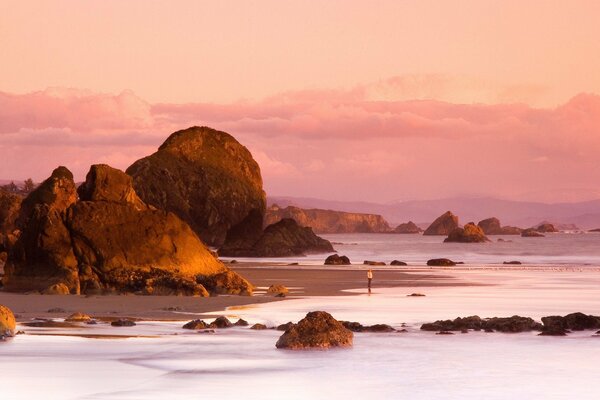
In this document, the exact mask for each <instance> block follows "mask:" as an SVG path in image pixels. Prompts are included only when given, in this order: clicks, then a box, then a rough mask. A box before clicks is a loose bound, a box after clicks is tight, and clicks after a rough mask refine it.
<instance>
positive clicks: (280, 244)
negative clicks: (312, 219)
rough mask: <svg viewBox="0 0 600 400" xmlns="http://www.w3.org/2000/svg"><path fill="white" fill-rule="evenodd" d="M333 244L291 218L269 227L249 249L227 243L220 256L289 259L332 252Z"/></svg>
mask: <svg viewBox="0 0 600 400" xmlns="http://www.w3.org/2000/svg"><path fill="white" fill-rule="evenodd" d="M332 251H334V250H333V246H332V245H331V243H330V242H329V241H327V240H325V239H323V238H321V237H319V236H317V235H315V234H314V232H313V231H312V229H311V228H308V227H302V226H300V225H298V223H297V222H296V221H294V220H293V219H290V218H286V219H282V220H281V221H279V222H277V223H275V224H273V225H269V226H267V228H266V229H265V230H264V232H263V233H262V234H261V235H260V236H258V238H255V241H254V243H252V244H251V245H250V246H249V247H238V246H237V245H235V244H233V243H229V242H228V243H225V245H223V247H221V248H220V249H219V255H221V256H227V257H289V256H300V255H304V254H309V253H329V252H332Z"/></svg>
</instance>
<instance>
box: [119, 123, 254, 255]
mask: <svg viewBox="0 0 600 400" xmlns="http://www.w3.org/2000/svg"><path fill="white" fill-rule="evenodd" d="M127 173H128V174H129V175H131V176H132V177H133V184H134V187H135V190H136V192H137V193H138V195H139V196H140V197H141V198H142V199H143V200H144V201H145V202H146V203H148V204H151V205H153V206H154V207H157V208H159V209H162V210H166V211H170V212H173V213H175V214H176V215H177V216H179V217H180V218H181V219H183V220H184V221H185V222H187V223H188V224H189V225H190V226H191V227H192V229H193V230H194V231H195V232H196V233H197V234H198V235H199V236H200V238H202V240H204V241H205V242H206V243H208V244H210V245H215V246H220V245H222V244H223V243H224V241H225V238H226V236H227V232H228V231H229V230H230V229H232V228H233V227H236V226H237V228H238V230H245V231H247V232H248V233H249V234H250V235H253V236H250V237H251V238H255V237H256V235H257V234H259V233H260V232H261V231H262V224H263V217H264V214H265V209H266V196H265V192H264V191H263V187H262V177H261V173H260V168H259V166H258V164H257V163H256V161H255V160H254V159H253V158H252V154H250V152H249V151H248V149H247V148H246V147H244V146H242V145H241V144H240V143H239V142H238V141H237V140H235V138H234V137H232V136H231V135H229V134H227V133H225V132H221V131H217V130H214V129H211V128H208V127H191V128H188V129H185V130H181V131H178V132H175V133H173V134H172V135H171V136H169V138H168V139H167V140H166V141H165V142H164V143H163V144H162V145H161V146H160V147H159V148H158V151H157V152H156V153H154V154H152V155H150V156H148V157H145V158H142V159H141V160H138V161H136V162H135V163H133V165H131V166H130V167H129V168H128V169H127Z"/></svg>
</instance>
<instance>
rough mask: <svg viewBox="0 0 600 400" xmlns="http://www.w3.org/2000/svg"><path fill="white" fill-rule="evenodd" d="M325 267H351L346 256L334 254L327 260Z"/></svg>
mask: <svg viewBox="0 0 600 400" xmlns="http://www.w3.org/2000/svg"><path fill="white" fill-rule="evenodd" d="M325 265H350V259H349V258H348V257H346V256H339V255H337V254H332V255H330V256H329V257H327V258H326V259H325Z"/></svg>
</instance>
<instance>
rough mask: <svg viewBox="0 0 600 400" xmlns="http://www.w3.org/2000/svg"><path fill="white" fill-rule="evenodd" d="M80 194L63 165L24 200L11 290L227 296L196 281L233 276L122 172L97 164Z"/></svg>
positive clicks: (10, 267)
mask: <svg viewBox="0 0 600 400" xmlns="http://www.w3.org/2000/svg"><path fill="white" fill-rule="evenodd" d="M79 193H80V197H81V200H80V201H76V199H77V194H76V191H75V184H74V182H73V177H72V175H71V173H70V172H68V170H67V169H66V168H64V167H61V168H58V169H56V170H55V171H54V172H53V174H52V176H51V177H50V178H49V179H47V180H46V181H44V183H42V185H40V187H38V188H37V189H36V190H34V191H33V192H32V193H31V194H30V195H29V196H28V197H27V198H26V199H25V200H24V202H23V203H24V204H27V207H24V208H22V214H21V215H20V217H19V218H20V221H24V222H23V233H22V234H21V237H20V238H19V240H18V241H17V243H16V244H15V247H14V251H13V252H12V253H11V255H10V256H9V260H8V262H7V265H6V275H5V277H4V285H5V287H6V289H7V290H12V291H26V290H40V291H42V292H47V293H53V292H58V291H59V290H58V289H59V288H65V287H66V288H67V290H68V292H70V293H72V294H77V293H99V292H136V293H143V294H185V295H200V296H207V295H208V292H207V290H206V289H208V290H211V291H213V289H215V291H218V292H220V293H223V292H226V290H224V289H223V288H222V287H218V288H217V286H216V283H215V287H206V288H205V287H204V286H203V285H202V284H200V283H199V281H201V280H204V281H205V280H207V277H212V276H217V275H220V274H223V273H231V274H234V275H236V274H235V273H233V272H231V271H229V270H228V269H227V268H226V267H225V266H224V265H223V264H222V263H221V262H220V261H218V260H217V259H216V258H215V257H214V256H213V255H212V254H211V252H210V251H209V250H208V249H207V248H206V246H204V244H203V243H202V242H201V241H200V240H199V238H198V237H197V235H196V234H195V233H194V232H193V231H192V230H191V228H190V227H189V226H188V225H187V224H186V223H185V222H183V221H182V220H181V219H179V218H178V217H177V216H176V215H174V214H172V213H168V212H165V211H161V210H156V209H154V208H153V207H148V206H147V205H146V204H145V203H144V202H143V201H141V200H140V199H139V198H138V197H137V195H136V193H135V191H134V190H133V188H132V186H131V178H130V177H129V176H127V175H126V174H125V173H123V172H122V171H119V170H117V169H114V168H111V167H109V166H107V165H94V166H92V167H91V169H90V172H89V173H88V175H87V177H86V182H85V183H84V184H83V185H82V186H81V187H80V189H79ZM27 212H29V213H30V215H26V213H27ZM236 276H237V275H236ZM238 278H239V281H238V282H237V283H238V284H239V285H243V286H244V290H245V291H247V289H248V287H249V288H250V291H251V285H250V284H249V283H248V282H247V281H245V280H244V279H243V278H241V277H238ZM231 281H233V280H231V279H230V282H231ZM217 289H218V290H217ZM60 291H62V289H61V290H60ZM231 291H232V292H236V291H238V292H239V288H238V287H231Z"/></svg>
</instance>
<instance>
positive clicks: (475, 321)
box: [421, 315, 542, 333]
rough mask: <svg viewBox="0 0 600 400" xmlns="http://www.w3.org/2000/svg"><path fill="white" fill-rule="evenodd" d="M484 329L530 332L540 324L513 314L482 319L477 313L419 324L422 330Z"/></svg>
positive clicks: (536, 329)
mask: <svg viewBox="0 0 600 400" xmlns="http://www.w3.org/2000/svg"><path fill="white" fill-rule="evenodd" d="M469 329H471V330H476V331H480V330H484V331H486V332H494V331H498V332H504V333H517V332H530V331H539V330H541V329H542V324H540V323H539V322H536V321H534V320H533V319H531V318H529V317H521V316H518V315H513V316H512V317H500V318H499V317H494V318H486V319H482V318H480V317H479V316H477V315H473V316H470V317H465V318H460V317H459V318H456V319H454V320H439V321H436V322H433V323H428V324H423V325H421V330H424V331H463V330H469Z"/></svg>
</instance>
